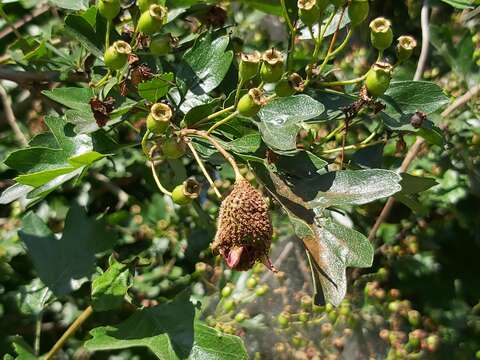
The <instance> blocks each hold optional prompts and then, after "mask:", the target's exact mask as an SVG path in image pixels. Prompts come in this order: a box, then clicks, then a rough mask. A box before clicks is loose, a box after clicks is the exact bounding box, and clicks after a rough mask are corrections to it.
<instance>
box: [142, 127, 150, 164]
mask: <svg viewBox="0 0 480 360" xmlns="http://www.w3.org/2000/svg"><path fill="white" fill-rule="evenodd" d="M150 134H151V132H150V130H148V129H147V131H145V134H144V135H143V138H142V150H143V153H144V154H145V156H146V157H147V159H148V160H150V152H149V150H148V147H147V142H148V138H149V136H150Z"/></svg>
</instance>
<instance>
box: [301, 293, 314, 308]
mask: <svg viewBox="0 0 480 360" xmlns="http://www.w3.org/2000/svg"><path fill="white" fill-rule="evenodd" d="M312 303H313V300H312V297H311V296H310V295H304V296H302V298H301V299H300V306H301V307H302V309H306V310H310V309H311V308H312Z"/></svg>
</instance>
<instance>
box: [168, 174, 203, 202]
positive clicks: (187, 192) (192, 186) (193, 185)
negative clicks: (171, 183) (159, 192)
mask: <svg viewBox="0 0 480 360" xmlns="http://www.w3.org/2000/svg"><path fill="white" fill-rule="evenodd" d="M199 192H200V185H199V184H198V182H197V181H196V180H195V179H192V178H190V179H187V180H185V181H184V182H183V183H182V184H180V185H177V186H176V187H175V189H173V191H172V200H173V202H174V203H175V204H178V205H188V204H190V203H191V202H192V201H193V200H194V199H196V198H198V195H199Z"/></svg>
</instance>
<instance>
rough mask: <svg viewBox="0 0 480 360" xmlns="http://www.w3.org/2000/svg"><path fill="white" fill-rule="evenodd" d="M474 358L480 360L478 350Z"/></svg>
mask: <svg viewBox="0 0 480 360" xmlns="http://www.w3.org/2000/svg"><path fill="white" fill-rule="evenodd" d="M475 358H476V359H480V350H478V351H477V352H476V353H475Z"/></svg>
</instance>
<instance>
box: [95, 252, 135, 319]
mask: <svg viewBox="0 0 480 360" xmlns="http://www.w3.org/2000/svg"><path fill="white" fill-rule="evenodd" d="M130 286H131V276H130V269H129V268H128V266H127V265H125V264H122V263H120V262H118V261H116V260H115V259H114V258H113V257H111V258H110V266H109V267H108V269H107V271H105V272H104V273H102V274H100V275H99V276H98V277H96V278H95V279H94V280H93V282H92V306H93V309H94V310H95V311H107V310H113V309H116V308H118V307H120V306H121V305H122V303H123V302H124V299H125V296H126V295H127V291H128V289H129V288H130Z"/></svg>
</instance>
